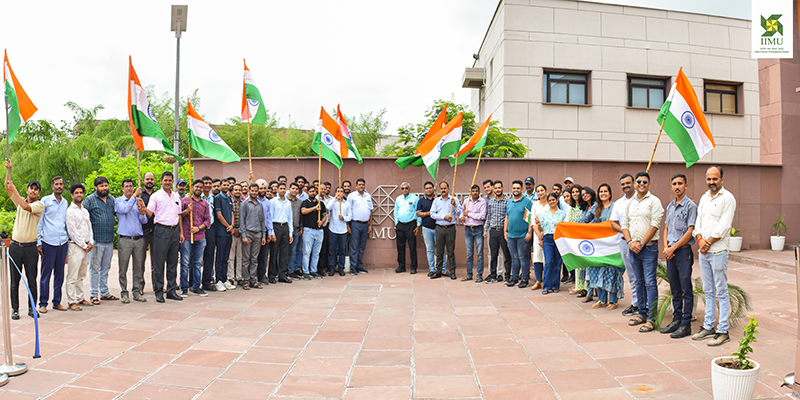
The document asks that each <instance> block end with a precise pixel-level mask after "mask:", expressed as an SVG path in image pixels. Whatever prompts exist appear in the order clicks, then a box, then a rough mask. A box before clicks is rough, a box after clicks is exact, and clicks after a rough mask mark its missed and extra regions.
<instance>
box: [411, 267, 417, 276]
mask: <svg viewBox="0 0 800 400" xmlns="http://www.w3.org/2000/svg"><path fill="white" fill-rule="evenodd" d="M409 273H410V274H411V275H414V274H416V273H417V269H416V268H411V272H409Z"/></svg>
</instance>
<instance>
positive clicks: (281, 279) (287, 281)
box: [278, 276, 292, 283]
mask: <svg viewBox="0 0 800 400" xmlns="http://www.w3.org/2000/svg"><path fill="white" fill-rule="evenodd" d="M278 282H281V283H292V280H291V279H289V277H288V276H282V277H280V278H278Z"/></svg>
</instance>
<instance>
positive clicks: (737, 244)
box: [728, 228, 742, 252]
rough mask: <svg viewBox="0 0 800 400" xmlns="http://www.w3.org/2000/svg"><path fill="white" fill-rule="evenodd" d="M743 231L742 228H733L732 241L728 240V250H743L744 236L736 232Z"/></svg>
mask: <svg viewBox="0 0 800 400" xmlns="http://www.w3.org/2000/svg"><path fill="white" fill-rule="evenodd" d="M741 231H742V230H741V229H736V228H731V237H730V241H729V242H728V250H730V251H734V252H739V251H742V237H741V236H736V234H738V233H739V232H741Z"/></svg>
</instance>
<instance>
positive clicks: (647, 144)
mask: <svg viewBox="0 0 800 400" xmlns="http://www.w3.org/2000/svg"><path fill="white" fill-rule="evenodd" d="M479 56H480V57H479V59H478V60H477V61H476V63H475V65H474V67H476V68H484V71H485V78H484V87H483V88H482V89H480V90H478V89H476V90H473V95H472V102H471V106H472V108H473V110H474V111H476V112H477V113H479V114H480V116H481V118H486V117H487V116H488V115H489V114H490V113H491V114H494V119H497V120H499V121H500V122H501V124H502V125H503V126H506V127H509V128H516V129H517V130H518V131H517V134H518V136H519V137H520V138H521V139H522V141H523V142H524V143H525V144H526V145H527V146H528V147H529V148H530V149H531V151H530V152H529V153H528V155H527V157H528V158H536V159H581V160H626V161H642V160H644V161H647V159H648V158H649V157H650V154H651V152H652V149H653V144H654V143H655V140H656V136H657V134H658V129H659V125H658V123H657V122H656V117H657V115H658V110H655V109H641V108H632V107H628V106H627V104H628V89H627V78H628V75H629V74H633V75H645V76H658V77H671V79H670V81H669V82H670V84H671V83H672V82H673V81H674V78H675V76H676V75H677V72H678V69H679V68H681V67H683V71H684V73H685V74H686V75H687V77H688V78H689V80H690V81H691V83H692V85H693V86H694V88H695V91H696V92H697V94H698V98H699V100H700V102H701V104H703V83H704V81H722V82H731V83H741V87H740V95H739V100H738V101H739V107H740V110H741V111H740V114H737V115H730V114H711V113H706V118H707V120H708V122H709V126H710V128H711V131H712V134H713V136H714V138H715V141H716V144H717V147H716V149H714V150H713V151H712V152H711V153H710V154H708V155H706V156H705V157H704V158H703V159H702V160H701V161H703V162H719V163H759V161H760V160H759V156H760V148H759V145H760V139H759V97H758V62H757V60H753V59H750V21H747V20H740V19H734V18H723V17H715V16H709V15H700V14H690V13H682V12H673V11H665V10H657V9H647V8H639V7H627V6H618V5H607V4H598V3H587V2H581V1H574V0H501V1H500V2H499V5H498V8H497V11H496V13H495V15H494V18H493V20H492V22H491V24H490V26H489V28H488V30H487V33H486V36H485V39H484V41H483V43H482V45H481V49H480V52H479ZM545 68H550V69H565V70H583V71H591V74H590V78H591V83H590V89H589V98H590V103H591V104H589V105H563V104H548V103H544V104H543V102H542V97H543V96H542V83H543V71H544V69H545ZM741 107H743V109H741ZM655 160H656V161H673V162H679V161H681V160H682V157H681V154H680V152H679V151H678V149H677V147H676V146H675V145H674V144H672V143H671V142H670V139H669V137H667V136H666V135H662V137H661V142H660V144H659V147H658V151H657V152H656V155H655Z"/></svg>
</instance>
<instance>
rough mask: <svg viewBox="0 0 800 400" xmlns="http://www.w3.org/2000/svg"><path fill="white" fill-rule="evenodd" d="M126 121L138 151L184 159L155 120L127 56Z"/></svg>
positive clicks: (151, 108) (181, 160) (182, 160)
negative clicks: (166, 154) (175, 150)
mask: <svg viewBox="0 0 800 400" xmlns="http://www.w3.org/2000/svg"><path fill="white" fill-rule="evenodd" d="M128 122H129V123H130V127H131V133H132V134H133V143H134V145H136V149H137V150H139V151H165V152H167V153H169V154H172V155H173V156H174V157H175V158H177V159H178V160H179V161H180V162H184V159H183V158H181V157H180V156H178V155H177V154H175V152H174V151H173V150H172V146H170V145H169V141H168V140H167V137H166V136H165V135H164V132H162V131H161V127H160V126H159V125H158V122H157V121H156V115H155V113H154V112H153V107H152V106H150V102H149V101H148V100H147V94H146V93H145V91H144V89H143V88H142V84H141V83H140V82H139V77H138V76H137V75H136V71H135V70H134V69H133V62H132V61H131V57H130V56H128Z"/></svg>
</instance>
